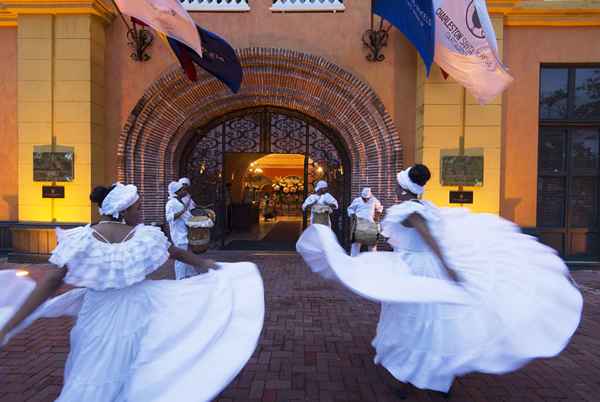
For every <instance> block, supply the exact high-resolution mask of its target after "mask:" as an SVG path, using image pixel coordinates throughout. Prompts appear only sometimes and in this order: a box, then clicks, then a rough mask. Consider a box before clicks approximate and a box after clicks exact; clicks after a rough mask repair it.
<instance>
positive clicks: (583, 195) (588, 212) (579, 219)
mask: <svg viewBox="0 0 600 402" xmlns="http://www.w3.org/2000/svg"><path fill="white" fill-rule="evenodd" d="M597 185H598V178H597V177H574V178H573V181H572V183H571V191H570V194H569V210H570V213H571V222H570V223H571V225H570V226H571V227H573V228H588V227H594V226H595V225H596V218H597V214H598V203H597V202H596V197H597V195H596V191H597Z"/></svg>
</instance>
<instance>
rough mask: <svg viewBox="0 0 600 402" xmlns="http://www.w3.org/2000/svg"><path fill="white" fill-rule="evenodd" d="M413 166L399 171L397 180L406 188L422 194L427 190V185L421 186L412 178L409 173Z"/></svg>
mask: <svg viewBox="0 0 600 402" xmlns="http://www.w3.org/2000/svg"><path fill="white" fill-rule="evenodd" d="M410 169H411V168H408V169H405V170H403V171H401V172H400V173H398V175H397V176H396V180H398V184H399V185H400V187H402V188H403V189H405V190H408V191H410V192H411V193H413V194H416V195H421V194H423V192H424V191H425V187H423V186H419V185H418V184H417V183H415V182H414V181H412V180H411V179H410V176H409V175H408V173H409V172H410Z"/></svg>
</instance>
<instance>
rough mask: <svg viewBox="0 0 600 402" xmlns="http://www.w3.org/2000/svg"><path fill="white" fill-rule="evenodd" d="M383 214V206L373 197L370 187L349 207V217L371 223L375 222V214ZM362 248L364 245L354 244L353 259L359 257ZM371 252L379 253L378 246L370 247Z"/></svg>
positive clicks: (364, 189)
mask: <svg viewBox="0 0 600 402" xmlns="http://www.w3.org/2000/svg"><path fill="white" fill-rule="evenodd" d="M381 213H383V205H381V203H380V202H379V200H378V199H377V198H375V197H374V196H373V193H372V192H371V189H370V188H369V187H365V188H363V189H362V191H361V193H360V197H357V198H355V199H354V201H352V204H350V206H349V207H348V216H349V217H351V218H352V217H355V218H360V219H365V220H368V221H369V222H375V214H381ZM361 247H362V244H360V243H358V242H353V243H352V248H351V249H350V255H351V256H352V257H356V256H357V255H359V254H360V248H361ZM369 251H377V245H373V246H369Z"/></svg>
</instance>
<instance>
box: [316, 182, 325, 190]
mask: <svg viewBox="0 0 600 402" xmlns="http://www.w3.org/2000/svg"><path fill="white" fill-rule="evenodd" d="M323 188H327V182H326V181H325V180H319V181H318V182H317V185H316V186H315V191H319V190H321V189H323Z"/></svg>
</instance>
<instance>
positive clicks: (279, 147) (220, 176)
mask: <svg viewBox="0 0 600 402" xmlns="http://www.w3.org/2000/svg"><path fill="white" fill-rule="evenodd" d="M229 153H257V154H273V153H275V154H301V155H304V183H305V185H304V197H305V198H306V197H307V196H308V194H310V193H311V192H312V191H313V189H314V184H315V181H316V180H317V177H323V178H324V179H325V180H327V182H328V183H329V191H330V192H331V194H332V195H333V196H334V197H335V198H336V199H337V200H338V202H339V204H340V209H338V210H337V211H336V212H335V213H334V214H333V216H332V225H333V229H334V231H335V232H336V234H337V236H338V238H339V239H340V241H341V242H342V244H344V245H347V244H348V241H349V233H348V232H349V220H348V217H347V214H345V207H346V206H347V205H348V204H349V202H350V177H351V176H350V175H351V164H350V159H349V157H348V152H347V148H346V145H345V144H344V143H343V141H342V140H341V137H340V136H339V135H338V134H337V133H335V132H334V131H333V130H332V129H330V128H328V127H326V126H325V125H323V124H322V123H320V122H318V121H316V120H314V119H312V118H310V117H308V116H306V115H304V114H300V113H297V112H294V111H290V110H286V109H280V108H272V107H262V108H253V109H245V110H242V111H239V112H235V113H231V114H228V115H226V116H223V117H222V118H219V119H217V120H215V121H213V122H211V123H210V124H209V125H207V126H205V127H201V128H196V129H195V132H194V135H193V136H192V138H191V140H190V141H189V143H188V144H187V146H186V148H185V150H184V151H183V152H182V158H181V164H180V174H181V175H182V176H186V177H189V178H190V179H191V181H192V192H193V197H194V199H195V200H196V201H197V202H199V203H200V204H201V205H204V206H208V205H210V206H212V208H214V209H215V212H217V215H218V217H219V218H218V219H217V224H216V226H215V229H214V232H213V238H214V239H215V240H217V241H221V242H223V241H224V239H225V236H226V228H227V222H226V220H227V219H226V217H227V205H229V203H230V200H229V195H228V189H227V187H226V184H225V183H226V172H225V171H224V170H225V155H226V154H229ZM303 221H304V226H306V223H307V216H306V214H304V218H303Z"/></svg>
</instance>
